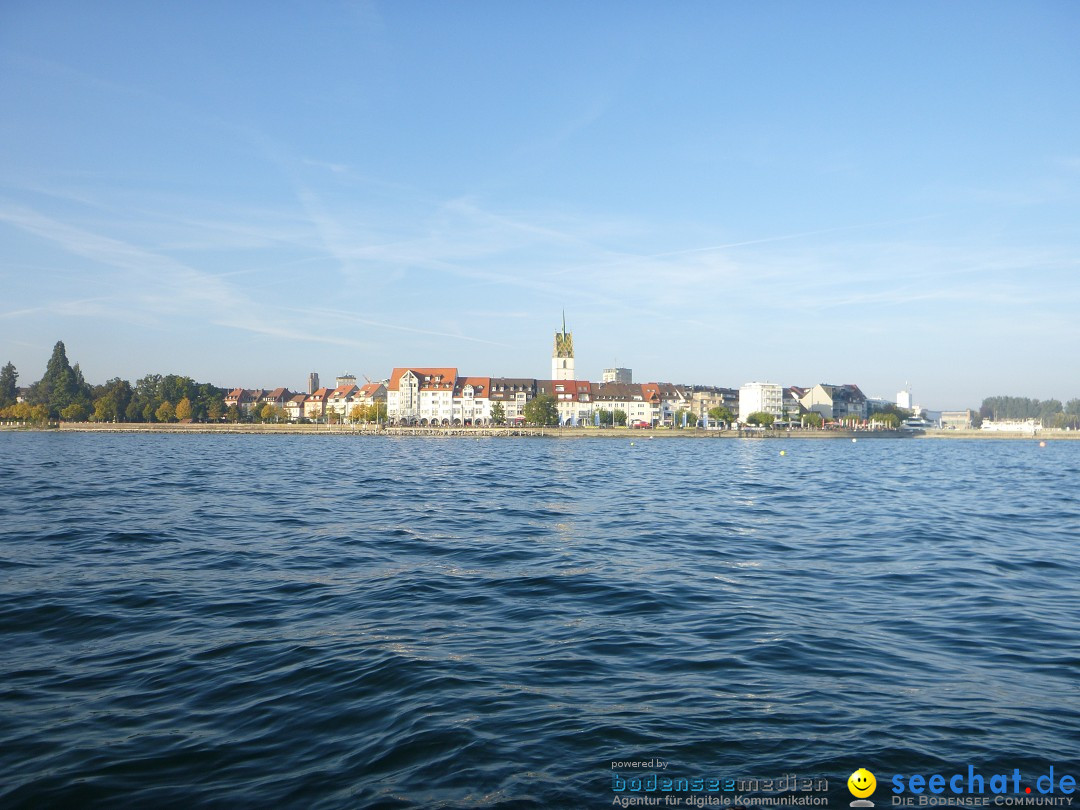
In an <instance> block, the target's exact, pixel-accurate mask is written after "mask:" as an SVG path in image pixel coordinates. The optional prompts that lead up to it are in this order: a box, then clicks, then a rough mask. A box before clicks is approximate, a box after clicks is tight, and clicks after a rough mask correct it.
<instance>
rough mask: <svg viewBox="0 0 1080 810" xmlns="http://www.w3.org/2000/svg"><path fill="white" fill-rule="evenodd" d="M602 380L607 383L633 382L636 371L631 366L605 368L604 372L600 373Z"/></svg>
mask: <svg viewBox="0 0 1080 810" xmlns="http://www.w3.org/2000/svg"><path fill="white" fill-rule="evenodd" d="M600 381H601V382H606V383H609V382H616V383H632V382H633V381H634V371H633V369H629V368H605V369H604V373H603V374H601V375H600Z"/></svg>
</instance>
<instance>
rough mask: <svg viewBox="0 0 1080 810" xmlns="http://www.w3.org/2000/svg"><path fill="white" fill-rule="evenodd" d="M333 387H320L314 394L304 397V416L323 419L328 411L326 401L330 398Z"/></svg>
mask: <svg viewBox="0 0 1080 810" xmlns="http://www.w3.org/2000/svg"><path fill="white" fill-rule="evenodd" d="M332 391H333V389H332V388H325V387H324V388H319V389H318V390H316V391H315V393H313V394H308V395H307V396H306V397H304V418H306V419H322V417H323V415H324V414H325V413H326V401H327V400H328V399H330V394H331V392H332Z"/></svg>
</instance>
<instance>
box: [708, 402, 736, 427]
mask: <svg viewBox="0 0 1080 810" xmlns="http://www.w3.org/2000/svg"><path fill="white" fill-rule="evenodd" d="M709 418H710V419H711V420H713V421H714V422H720V423H722V424H725V425H730V424H731V423H732V422H734V421H735V414H734V412H733V411H732V410H731V408H727V407H724V406H723V405H717V406H716V407H715V408H709Z"/></svg>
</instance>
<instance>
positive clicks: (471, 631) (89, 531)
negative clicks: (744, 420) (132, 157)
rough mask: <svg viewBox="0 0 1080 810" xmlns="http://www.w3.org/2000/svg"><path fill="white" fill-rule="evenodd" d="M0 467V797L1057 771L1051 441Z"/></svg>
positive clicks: (396, 803) (527, 448) (390, 803)
mask: <svg viewBox="0 0 1080 810" xmlns="http://www.w3.org/2000/svg"><path fill="white" fill-rule="evenodd" d="M781 449H784V450H786V455H785V456H780V455H779V451H780V450H781ZM0 469H3V483H2V492H0V532H2V535H0V536H2V541H0V639H2V641H3V648H2V655H0V805H3V806H5V807H60V806H62V807H155V808H161V807H192V806H207V807H447V808H451V807H455V808H456V807H491V806H496V807H593V806H595V807H601V806H603V807H607V806H611V804H612V799H613V798H614V796H615V795H616V794H615V793H614V792H613V771H612V762H613V761H624V760H640V759H651V758H654V757H658V758H661V759H663V760H664V761H666V762H669V763H670V765H669V766H668V771H667V773H669V774H671V775H674V776H684V777H698V776H705V777H712V776H717V777H739V778H751V777H757V778H761V779H764V778H772V777H779V776H781V775H783V774H788V773H798V774H799V775H800V776H804V775H805V776H812V777H821V778H827V779H828V781H829V789H828V792H827V795H828V797H829V798H830V799H831V801H832V804H833V805H834V806H838V805H845V806H846V804H847V802H848V801H849V800H850V799H851V796H850V795H848V793H847V789H846V784H845V783H846V780H847V777H848V775H849V774H850V773H851V772H852V771H853V770H854V769H855V768H858V767H860V766H865V767H867V768H870V769H871V770H872V771H874V772H875V773H876V774H877V778H878V782H879V790H878V794H877V796H875V799H877V803H878V806H879V807H881V806H884V805H887V804H888V802H889V796H888V794H887V788H886V783H887V781H888V779H889V777H890V775H892V774H897V773H902V774H909V773H912V772H924V773H933V772H942V773H945V774H949V773H954V772H956V771H958V770H959V769H960V768H961V767H963V768H964V769H965V772H966V766H967V764H969V763H971V764H974V765H975V767H976V768H977V769H981V771H982V772H984V773H987V774H990V773H993V772H995V769H1007V770H1008V771H1009V772H1011V769H1012V768H1014V767H1016V768H1019V769H1020V770H1021V771H1022V772H1023V774H1024V776H1025V779H1028V778H1029V776H1030V777H1031V778H1034V776H1037V775H1039V774H1040V773H1043V772H1045V770H1046V768H1047V766H1048V765H1050V764H1053V765H1054V766H1055V769H1056V773H1058V774H1060V773H1062V771H1065V772H1070V771H1071V772H1072V773H1073V774H1074V775H1080V766H1078V764H1077V763H1078V762H1080V756H1078V753H1080V587H1078V585H1080V583H1078V579H1077V574H1078V571H1080V442H1058V443H1054V442H1051V443H1050V444H1049V446H1047V447H1046V448H1039V447H1038V446H1037V444H1036V443H1035V442H1028V441H1021V442H1008V441H997V442H992V441H987V442H984V441H968V442H963V441H955V442H939V441H930V440H921V441H920V440H909V441H888V440H881V441H868V440H863V441H860V442H858V443H856V444H853V443H850V442H846V441H802V442H798V441H793V442H787V443H783V442H779V441H753V440H744V441H674V440H671V441H665V440H662V439H656V440H648V439H637V440H636V443H635V444H634V445H631V444H630V442H629V441H622V440H581V441H557V440H543V439H535V440H528V439H508V440H499V439H485V440H464V439H445V440H439V439H384V438H355V437H303V436H296V437H284V436H277V437H262V436H220V437H218V436H159V435H150V436H124V435H111V436H99V435H73V434H12V433H7V434H0ZM615 773H621V774H622V775H623V776H628V775H630V774H631V773H632V771H628V770H626V769H625V768H620V769H616V771H615ZM645 773H648V770H645V771H642V772H641V775H644V774H645ZM1059 795H1060V794H1059ZM1076 801H1077V802H1080V799H1077V800H1076ZM683 806H686V805H685V804H684V805H683Z"/></svg>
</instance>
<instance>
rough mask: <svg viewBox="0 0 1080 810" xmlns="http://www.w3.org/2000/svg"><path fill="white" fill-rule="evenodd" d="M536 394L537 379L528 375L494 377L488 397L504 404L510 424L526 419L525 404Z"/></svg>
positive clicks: (504, 410) (493, 401) (492, 401)
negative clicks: (529, 377)
mask: <svg viewBox="0 0 1080 810" xmlns="http://www.w3.org/2000/svg"><path fill="white" fill-rule="evenodd" d="M535 396H536V380H532V379H528V378H526V377H492V378H491V390H490V391H489V393H488V399H489V400H490V401H491V404H492V405H494V404H495V403H496V402H498V403H499V404H501V405H502V407H503V414H504V416H505V417H506V421H507V422H508V423H510V424H513V423H514V422H519V421H522V420H524V419H525V404H526V403H527V402H529V401H530V400H532V399H533V398H534V397H535Z"/></svg>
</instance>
